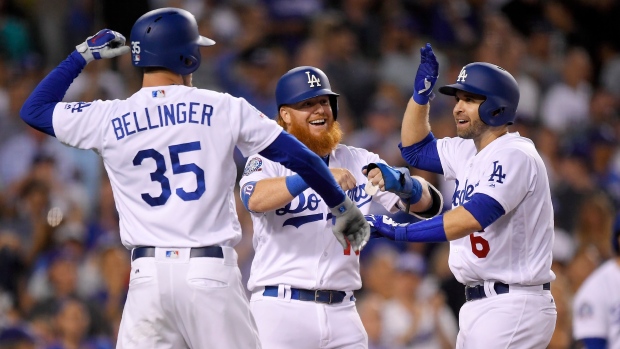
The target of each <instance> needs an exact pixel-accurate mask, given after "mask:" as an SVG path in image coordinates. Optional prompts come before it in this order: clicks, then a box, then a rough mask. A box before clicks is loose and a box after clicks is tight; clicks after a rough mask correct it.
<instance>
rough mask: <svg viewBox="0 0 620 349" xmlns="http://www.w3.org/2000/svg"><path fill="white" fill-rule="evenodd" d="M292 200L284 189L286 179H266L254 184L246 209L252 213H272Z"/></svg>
mask: <svg viewBox="0 0 620 349" xmlns="http://www.w3.org/2000/svg"><path fill="white" fill-rule="evenodd" d="M292 200H293V195H291V193H290V192H289V190H288V188H287V187H286V177H278V178H267V179H262V180H260V181H258V182H256V188H255V189H254V192H253V193H252V196H251V197H250V200H249V202H248V208H249V209H250V211H252V212H267V211H273V210H275V209H278V208H280V207H282V206H284V205H286V204H288V203H289V202H291V201H292Z"/></svg>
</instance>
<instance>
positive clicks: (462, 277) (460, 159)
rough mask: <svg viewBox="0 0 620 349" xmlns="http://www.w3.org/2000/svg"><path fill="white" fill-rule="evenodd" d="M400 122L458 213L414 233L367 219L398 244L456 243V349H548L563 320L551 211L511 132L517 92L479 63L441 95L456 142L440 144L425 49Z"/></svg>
mask: <svg viewBox="0 0 620 349" xmlns="http://www.w3.org/2000/svg"><path fill="white" fill-rule="evenodd" d="M421 55H422V60H421V63H420V65H419V68H418V72H417V74H416V77H415V83H414V93H413V98H412V99H411V100H410V101H409V104H408V106H407V110H406V111H405V116H404V119H403V125H402V131H401V139H402V144H401V145H400V148H401V154H402V156H403V158H404V159H405V160H406V161H407V162H408V163H409V164H410V165H411V166H414V167H417V168H420V169H423V170H427V171H432V172H435V173H440V174H443V175H444V177H445V179H446V180H454V181H455V183H456V189H455V191H454V195H453V196H452V210H450V211H448V212H446V213H444V214H442V215H439V216H437V217H434V218H431V219H428V220H425V221H422V222H417V223H413V224H404V225H398V224H395V223H393V222H392V221H390V220H389V219H387V217H383V216H369V217H368V219H369V221H370V222H371V225H374V229H376V232H375V234H381V235H383V236H385V237H388V238H390V239H394V240H397V241H413V242H441V241H450V256H449V266H450V269H451V270H452V273H453V274H454V276H455V277H456V279H457V280H458V281H459V282H461V283H463V284H464V285H465V294H466V299H467V302H466V303H465V304H464V305H463V307H462V308H461V311H460V315H459V328H460V331H459V334H458V337H457V346H456V347H457V348H545V347H546V346H547V344H548V343H549V341H550V339H551V335H552V334H553V331H554V328H555V321H556V317H557V312H556V308H555V303H554V300H553V297H552V296H551V292H550V282H551V281H552V280H554V279H555V274H554V273H553V272H552V271H551V248H552V246H553V208H552V206H551V195H550V190H549V180H548V178H547V171H546V169H545V166H544V164H543V161H542V160H541V158H540V156H539V155H538V152H537V151H536V148H535V147H534V144H533V143H532V141H530V140H529V139H526V138H523V137H521V136H519V134H518V133H510V132H509V131H508V127H507V126H508V125H510V124H512V123H513V122H514V119H515V114H516V110H517V104H518V102H519V88H518V86H517V82H516V81H515V79H514V78H513V77H512V75H510V74H509V73H508V72H507V71H505V70H504V69H502V68H500V67H498V66H496V65H493V64H489V63H482V62H475V63H470V64H468V65H466V66H465V67H463V69H462V70H461V72H460V74H459V75H458V77H457V79H456V83H454V84H452V85H447V86H443V87H441V88H440V89H439V92H441V93H443V94H446V95H449V96H454V98H455V99H456V105H455V106H454V109H453V115H454V119H455V121H456V131H457V135H458V137H455V138H443V139H435V137H434V136H433V134H432V133H431V129H430V125H429V121H428V113H429V100H430V99H431V96H432V89H433V85H434V83H435V82H436V79H437V71H438V63H437V60H436V59H435V55H434V54H433V50H432V48H431V46H430V45H429V44H427V45H426V46H425V47H424V48H422V49H421Z"/></svg>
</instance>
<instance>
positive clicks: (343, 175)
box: [329, 168, 357, 191]
mask: <svg viewBox="0 0 620 349" xmlns="http://www.w3.org/2000/svg"><path fill="white" fill-rule="evenodd" d="M329 170H330V171H331V173H332V175H333V176H334V178H335V179H336V183H338V185H339V186H340V187H341V188H342V190H344V191H347V190H351V189H353V188H355V187H356V186H357V182H356V181H355V177H354V176H353V174H352V173H351V171H349V170H347V169H346V168H330V169H329Z"/></svg>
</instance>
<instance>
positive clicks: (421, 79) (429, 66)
mask: <svg viewBox="0 0 620 349" xmlns="http://www.w3.org/2000/svg"><path fill="white" fill-rule="evenodd" d="M420 56H421V60H420V66H418V71H417V73H416V75H415V82H414V84H413V100H414V101H415V102H416V103H418V104H420V105H425V104H427V103H428V101H429V100H431V99H433V98H435V94H434V93H433V87H434V86H435V83H436V82H437V77H438V76H439V63H438V62H437V58H436V57H435V54H434V53H433V49H432V48H431V44H428V43H427V44H426V46H424V47H422V48H421V49H420Z"/></svg>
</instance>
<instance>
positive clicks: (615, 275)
mask: <svg viewBox="0 0 620 349" xmlns="http://www.w3.org/2000/svg"><path fill="white" fill-rule="evenodd" d="M573 314H574V315H573V336H574V337H575V339H583V338H605V339H607V348H608V349H620V265H618V259H617V258H614V259H611V260H609V261H607V262H605V263H604V264H603V265H601V266H600V267H599V268H598V269H596V270H595V271H594V272H593V273H592V274H591V275H590V276H588V278H587V279H586V280H585V281H584V283H583V284H582V285H581V287H580V288H579V290H578V291H577V293H576V294H575V298H574V300H573Z"/></svg>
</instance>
